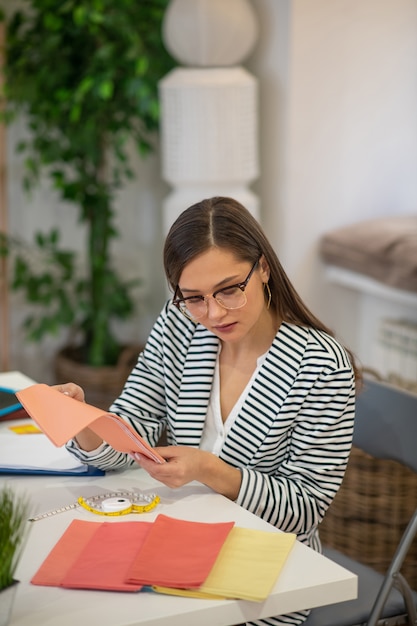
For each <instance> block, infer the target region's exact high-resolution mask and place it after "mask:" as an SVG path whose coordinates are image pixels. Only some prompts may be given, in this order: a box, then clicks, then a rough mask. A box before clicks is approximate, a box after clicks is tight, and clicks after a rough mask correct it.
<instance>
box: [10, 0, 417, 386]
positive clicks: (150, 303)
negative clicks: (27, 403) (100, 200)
mask: <svg viewBox="0 0 417 626" xmlns="http://www.w3.org/2000/svg"><path fill="white" fill-rule="evenodd" d="M12 1H13V0H8V2H9V3H10V2H12ZM252 2H253V5H254V7H255V10H256V11H257V13H258V15H259V20H260V25H261V36H260V40H259V43H258V44H257V47H256V50H255V51H254V54H253V55H252V57H251V59H250V61H249V62H248V64H247V66H248V68H249V69H250V71H252V72H253V73H254V74H255V75H256V76H257V77H258V78H259V81H260V133H261V135H260V155H261V176H260V178H259V180H258V181H257V182H256V184H255V185H254V187H255V188H256V189H255V190H256V192H257V193H258V194H259V196H260V199H261V215H262V218H261V219H262V222H263V224H264V225H265V227H266V228H267V231H268V233H270V234H271V235H270V236H271V240H272V242H273V244H274V245H275V247H276V249H277V251H278V253H279V256H280V258H281V260H282V261H283V263H284V266H285V267H286V269H287V271H288V274H289V275H290V277H291V279H292V280H293V281H294V283H295V285H296V287H297V288H298V290H299V291H300V293H301V295H302V296H303V297H304V298H305V299H306V301H307V302H308V303H309V305H310V306H311V308H313V309H314V311H315V312H316V313H317V314H318V315H319V316H320V317H322V318H323V320H324V321H325V322H326V323H328V324H329V325H331V326H332V327H333V328H335V330H336V331H337V332H338V333H339V334H340V335H342V336H343V338H344V339H345V340H346V341H348V342H349V344H350V345H352V347H353V348H354V349H355V350H357V351H359V350H360V346H359V345H358V341H359V340H358V337H359V336H360V333H358V332H357V330H358V328H359V327H360V325H361V316H362V312H363V306H362V303H361V300H360V298H359V297H358V295H357V294H356V293H355V292H349V291H346V290H345V289H342V288H336V287H332V286H329V285H328V284H326V281H325V279H324V273H323V267H322V265H321V263H320V261H319V259H318V253H317V245H318V239H319V237H320V235H321V234H322V233H323V232H325V231H326V230H329V229H331V228H334V227H337V226H339V225H343V224H345V223H349V222H353V221H358V220H360V219H365V218H368V217H373V216H380V215H381V216H382V215H388V214H396V213H410V212H416V211H417V3H416V2H415V0H252ZM18 135H19V129H18V128H12V129H9V131H8V144H9V147H8V158H9V163H8V168H9V171H8V198H9V211H10V226H11V229H12V230H13V231H19V232H21V233H22V234H24V235H25V236H29V234H30V233H31V232H32V231H33V229H34V228H35V227H39V226H45V227H48V228H49V227H50V225H51V224H58V225H59V226H60V228H61V230H62V231H63V232H64V233H65V234H66V237H67V241H68V242H69V243H71V244H72V243H74V244H75V245H77V246H79V247H80V249H81V241H82V236H83V235H82V232H81V229H80V227H79V225H78V224H77V223H76V210H74V208H73V207H69V206H62V205H61V204H60V203H59V202H58V201H57V199H56V198H55V197H53V196H52V195H51V193H50V192H49V191H48V190H47V189H46V188H44V189H42V190H41V191H39V193H37V194H36V196H35V197H34V199H32V200H27V199H26V198H25V197H24V196H23V193H22V191H21V189H20V180H21V167H20V164H19V163H18V161H17V159H16V157H15V155H14V154H13V145H14V141H15V139H16V137H17V136H18ZM136 169H137V172H138V178H137V181H136V182H134V183H133V184H132V185H129V187H128V188H127V189H126V190H125V192H124V193H123V194H122V197H121V198H120V203H119V206H118V215H119V224H120V228H121V232H122V240H121V241H120V242H119V243H118V245H117V249H118V251H119V252H120V258H119V263H120V264H121V265H122V267H123V269H124V270H125V271H129V272H132V269H133V271H134V270H136V269H137V270H138V272H139V274H140V275H141V276H142V277H143V281H144V282H143V286H142V296H143V297H142V299H141V304H140V309H139V312H140V315H139V317H138V318H137V319H136V320H134V321H133V323H132V325H131V328H130V332H131V335H132V338H133V339H135V338H137V337H136V336H139V337H143V336H144V335H146V333H147V332H148V330H149V327H150V324H151V320H152V319H153V316H154V315H156V313H157V312H158V310H159V308H160V306H161V304H162V302H163V299H164V298H165V294H166V290H165V281H164V278H163V273H162V263H161V249H162V235H161V228H160V224H161V200H162V198H163V197H164V195H165V194H166V193H167V187H166V185H165V184H164V183H163V182H162V180H161V176H160V164H159V160H158V155H157V154H156V156H154V157H152V158H151V159H149V160H147V161H146V162H143V161H140V160H139V159H138V160H137V163H136ZM378 306H379V305H378ZM20 309H21V307H20V306H19V307H18V306H17V304H16V303H15V301H14V302H13V310H12V317H13V333H12V335H13V336H12V358H11V363H10V367H11V368H17V369H21V370H23V371H25V373H27V374H28V375H30V376H33V377H35V378H37V379H38V380H48V376H49V365H50V358H51V354H52V352H53V350H54V348H55V344H56V342H49V343H48V346H47V347H46V348H43V349H41V348H40V347H39V346H27V345H26V343H25V342H24V340H23V338H22V336H21V334H19V333H18V331H17V329H16V328H17V325H18V320H19V319H20V317H21V314H20ZM59 341H61V342H62V341H63V338H62V337H61V338H60V339H59Z"/></svg>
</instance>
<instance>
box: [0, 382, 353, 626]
mask: <svg viewBox="0 0 417 626" xmlns="http://www.w3.org/2000/svg"><path fill="white" fill-rule="evenodd" d="M0 378H1V375H0ZM5 427H7V423H3V424H2V425H1V428H5ZM34 436H36V435H34ZM51 445H52V444H51ZM5 482H7V483H8V484H10V485H11V486H12V487H13V488H15V489H16V490H17V491H22V492H25V493H27V494H28V495H30V498H31V501H32V503H33V510H32V511H31V513H32V514H35V513H41V512H45V511H49V510H52V509H56V508H60V507H62V506H64V505H67V504H70V503H72V502H75V501H76V500H77V498H78V497H79V496H80V495H82V496H84V497H87V496H91V495H95V494H99V493H102V492H106V491H109V490H126V489H134V488H136V489H137V488H139V489H142V490H143V491H144V492H146V493H149V492H156V493H157V494H158V495H159V496H160V497H161V503H160V504H159V505H158V507H157V508H156V509H154V510H153V511H150V512H149V513H145V514H143V515H137V516H133V515H132V516H129V517H127V516H126V517H125V516H123V517H116V518H111V517H109V518H105V519H106V521H109V520H110V521H111V522H112V523H116V524H117V523H120V522H122V521H126V520H127V519H129V520H137V521H138V523H139V522H140V521H141V520H146V521H153V520H154V519H155V517H156V516H157V515H158V514H159V513H164V514H165V515H170V516H172V517H177V518H181V519H185V520H192V521H205V522H220V521H230V520H234V521H236V523H237V525H238V526H243V527H247V528H255V529H259V530H269V531H276V529H274V528H273V527H272V526H270V525H269V524H267V523H266V522H264V521H262V520H261V519H260V518H258V517H256V516H255V515H252V514H251V513H249V512H248V511H245V510H244V509H242V508H241V507H239V506H237V505H236V504H234V503H233V502H231V501H230V500H228V499H227V498H224V497H223V496H220V495H218V494H215V493H213V492H212V491H211V490H209V489H208V488H206V487H205V486H203V485H200V484H198V483H193V484H191V485H187V486H185V487H183V488H181V489H178V490H172V489H168V488H167V487H165V486H163V485H161V484H160V483H156V482H155V481H153V480H152V479H151V478H150V477H149V476H148V475H147V474H146V473H145V472H144V471H143V470H141V469H139V468H137V469H132V470H128V471H125V472H122V473H110V474H108V475H107V476H104V477H89V478H86V477H83V478H79V477H74V478H72V477H55V476H54V477H50V476H49V477H48V476H17V475H14V476H1V477H0V485H1V484H3V483H5ZM76 518H78V519H85V520H92V519H93V520H96V521H103V519H104V518H102V517H98V516H94V515H93V514H92V513H89V512H88V511H85V510H84V509H80V508H76V509H72V510H70V511H66V512H64V513H59V514H57V515H54V516H53V517H49V518H46V519H41V520H39V521H36V522H31V523H30V532H29V536H28V541H27V544H26V546H25V549H24V551H23V554H22V558H21V560H20V563H19V566H18V569H17V572H16V578H17V579H18V580H19V581H20V584H19V587H18V590H17V594H16V600H15V604H14V609H13V613H12V617H11V622H10V626H57V625H59V626H95V625H96V624H99V625H100V626H141V625H145V624H146V625H149V626H196V625H197V624H198V626H214V625H215V626H230V625H232V624H238V623H242V622H245V621H250V620H255V619H260V618H263V617H268V616H271V615H280V614H283V613H290V612H292V611H296V610H301V609H305V608H312V607H315V606H321V605H325V604H332V603H335V602H340V601H343V600H350V599H353V598H355V597H356V594H357V578H356V576H355V575H354V574H352V573H351V572H348V571H347V570H345V569H343V568H342V567H340V566H339V565H337V564H336V563H333V562H332V561H329V560H328V559H327V558H325V557H324V556H322V555H320V554H318V553H316V552H314V551H313V550H311V549H309V548H307V547H306V546H305V545H303V544H301V543H299V542H296V544H295V546H294V548H293V550H292V552H291V554H290V556H289V558H288V560H287V562H286V564H285V566H284V569H283V571H282V572H281V574H280V576H279V579H278V581H277V583H276V585H275V587H274V589H273V591H272V593H271V594H270V596H269V597H268V598H267V600H266V601H265V602H262V603H257V602H248V601H243V600H240V601H234V600H224V601H223V600H222V601H219V600H200V599H190V598H181V597H173V596H164V595H161V594H153V593H151V592H140V593H137V594H131V593H120V592H104V591H86V590H81V591H79V590H72V589H61V588H56V587H40V586H35V585H32V584H31V583H30V579H31V578H32V576H33V575H34V573H35V572H36V571H37V569H38V568H39V566H40V565H41V563H42V562H43V560H44V559H45V558H46V556H47V555H48V553H49V551H50V550H51V548H52V547H53V546H54V545H55V543H56V542H57V541H58V539H59V538H60V537H61V536H62V534H63V532H64V531H65V530H66V528H67V527H68V525H69V523H70V522H71V520H73V519H76ZM276 532H278V531H276Z"/></svg>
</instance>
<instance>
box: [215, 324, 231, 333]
mask: <svg viewBox="0 0 417 626" xmlns="http://www.w3.org/2000/svg"><path fill="white" fill-rule="evenodd" d="M235 326H236V322H231V323H230V324H221V325H219V326H214V330H215V331H216V332H218V333H227V332H230V331H232V330H233V329H234V328H235Z"/></svg>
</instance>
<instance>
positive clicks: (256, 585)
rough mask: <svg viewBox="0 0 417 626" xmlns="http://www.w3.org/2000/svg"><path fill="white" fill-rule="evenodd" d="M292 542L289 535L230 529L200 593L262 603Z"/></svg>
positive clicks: (293, 535)
mask: <svg viewBox="0 0 417 626" xmlns="http://www.w3.org/2000/svg"><path fill="white" fill-rule="evenodd" d="M295 538H296V536H295V534H293V533H271V532H267V531H263V530H253V529H250V528H239V527H235V528H232V530H231V532H230V533H229V536H228V537H227V539H226V541H225V543H224V545H223V547H222V549H221V550H220V553H219V555H218V557H217V559H216V562H215V564H214V567H213V568H212V570H211V572H210V574H209V575H208V577H207V578H206V580H205V582H204V584H203V585H202V586H201V587H200V591H201V592H203V593H208V594H213V595H222V596H226V597H228V598H239V599H243V600H253V601H255V602H262V600H265V598H267V597H268V595H269V594H270V592H271V590H272V587H273V586H274V584H275V581H276V580H277V578H278V576H279V574H280V572H281V570H282V568H283V566H284V563H285V561H286V559H287V557H288V555H289V553H290V551H291V549H292V547H293V545H294V543H295Z"/></svg>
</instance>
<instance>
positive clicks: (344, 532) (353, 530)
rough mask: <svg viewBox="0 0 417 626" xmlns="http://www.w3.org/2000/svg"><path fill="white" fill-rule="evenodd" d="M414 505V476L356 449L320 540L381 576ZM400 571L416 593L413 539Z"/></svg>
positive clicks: (416, 499) (416, 485)
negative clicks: (369, 567)
mask: <svg viewBox="0 0 417 626" xmlns="http://www.w3.org/2000/svg"><path fill="white" fill-rule="evenodd" d="M416 504H417V475H416V474H415V473H414V472H412V471H411V470H409V469H408V468H406V467H404V466H402V465H401V464H400V463H397V462H396V461H388V460H381V459H375V458H374V457H372V456H370V455H368V454H366V453H365V452H363V451H362V450H360V449H359V448H356V447H355V446H354V447H353V448H352V452H351V456H350V460H349V463H348V467H347V470H346V474H345V478H344V481H343V483H342V486H341V487H340V489H339V491H338V493H337V495H336V497H335V499H334V501H333V503H332V504H331V506H330V507H329V510H328V512H327V514H326V516H325V518H324V520H323V522H322V524H321V525H320V538H321V540H322V543H323V544H324V545H328V546H330V547H333V548H336V549H338V550H340V552H342V553H344V554H347V555H348V556H350V557H352V558H354V559H356V560H357V561H359V562H361V563H364V564H366V565H370V566H371V567H373V568H374V569H376V570H377V571H379V572H381V573H382V574H384V573H385V572H386V570H387V568H388V566H389V563H390V561H391V558H392V556H393V555H394V552H395V549H396V547H397V545H398V542H399V540H400V537H401V535H402V533H403V532H404V530H405V528H406V526H407V523H408V521H409V519H410V517H411V515H412V514H413V511H414V509H415V507H416ZM402 573H403V574H404V576H405V577H406V578H407V580H408V582H409V584H410V585H411V587H412V588H413V589H416V590H417V541H415V542H414V544H413V545H412V546H411V549H410V551H409V554H408V556H407V559H406V561H405V563H404V566H403V570H402Z"/></svg>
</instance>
